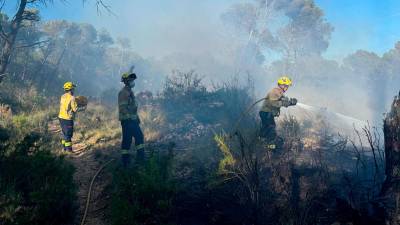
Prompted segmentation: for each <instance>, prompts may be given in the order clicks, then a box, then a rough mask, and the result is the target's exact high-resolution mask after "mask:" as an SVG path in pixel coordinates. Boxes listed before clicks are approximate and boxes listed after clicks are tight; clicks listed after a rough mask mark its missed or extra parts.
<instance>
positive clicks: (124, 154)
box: [118, 73, 144, 166]
mask: <svg viewBox="0 0 400 225" xmlns="http://www.w3.org/2000/svg"><path fill="white" fill-rule="evenodd" d="M135 79H136V74H134V73H124V74H122V78H121V82H123V83H124V85H125V86H124V87H123V88H122V90H121V91H120V92H119V94H118V109H119V120H120V121H121V126H122V143H121V160H122V164H123V165H124V166H127V165H128V164H129V163H130V154H129V149H130V147H131V144H132V137H134V138H135V150H136V158H137V160H138V161H143V160H144V137H143V133H142V130H141V129H140V126H139V124H140V119H139V116H138V113H137V110H138V106H137V103H136V101H135V95H134V94H133V91H132V89H133V88H134V86H135Z"/></svg>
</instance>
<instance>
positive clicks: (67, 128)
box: [58, 81, 78, 152]
mask: <svg viewBox="0 0 400 225" xmlns="http://www.w3.org/2000/svg"><path fill="white" fill-rule="evenodd" d="M75 87H76V85H75V84H74V83H72V82H70V81H69V82H66V83H65V84H64V91H65V93H64V94H63V95H62V96H61V100H60V112H59V114H58V119H59V121H60V126H61V130H62V133H63V138H62V140H61V143H62V145H63V147H64V151H66V152H72V140H71V139H72V136H73V134H74V119H75V114H76V112H77V111H78V104H77V103H76V101H75V97H74V89H75Z"/></svg>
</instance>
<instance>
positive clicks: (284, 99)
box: [281, 97, 291, 107]
mask: <svg viewBox="0 0 400 225" xmlns="http://www.w3.org/2000/svg"><path fill="white" fill-rule="evenodd" d="M281 101H282V106H284V107H289V106H291V104H290V100H289V98H288V97H282V99H281Z"/></svg>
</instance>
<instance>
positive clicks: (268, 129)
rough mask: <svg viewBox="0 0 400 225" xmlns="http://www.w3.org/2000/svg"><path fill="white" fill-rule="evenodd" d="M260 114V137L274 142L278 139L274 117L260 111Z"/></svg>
mask: <svg viewBox="0 0 400 225" xmlns="http://www.w3.org/2000/svg"><path fill="white" fill-rule="evenodd" d="M259 114H260V118H261V130H260V137H263V138H266V139H267V140H268V141H274V140H275V139H276V137H277V135H276V124H275V120H274V115H272V113H270V112H263V111H260V113H259Z"/></svg>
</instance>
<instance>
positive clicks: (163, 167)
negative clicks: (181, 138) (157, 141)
mask: <svg viewBox="0 0 400 225" xmlns="http://www.w3.org/2000/svg"><path fill="white" fill-rule="evenodd" d="M171 163H172V156H171V155H168V156H161V155H160V154H155V155H154V156H153V157H152V158H151V159H150V160H149V161H148V162H147V163H146V164H145V165H142V166H143V167H141V168H139V169H138V168H136V169H122V168H120V169H117V170H116V172H115V173H114V176H113V184H112V201H111V207H110V218H111V224H113V225H134V224H166V225H167V224H173V221H174V200H175V197H176V193H177V184H176V182H175V181H174V179H173V178H172V176H171V175H172V174H171V167H172V165H171Z"/></svg>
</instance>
